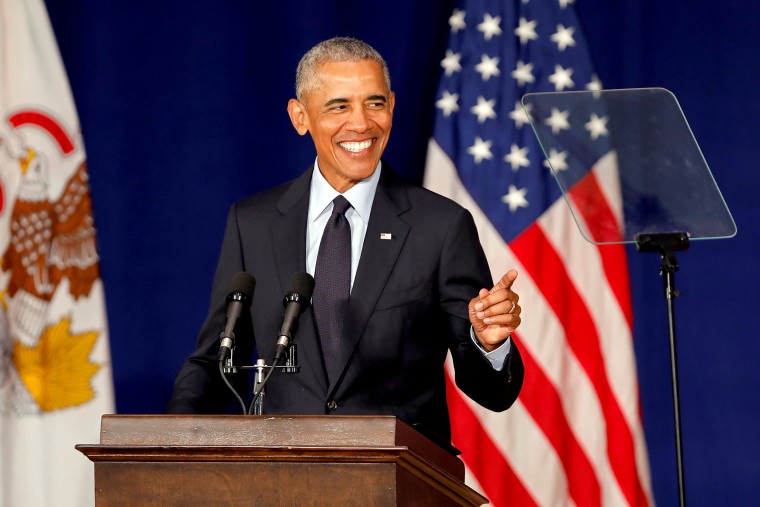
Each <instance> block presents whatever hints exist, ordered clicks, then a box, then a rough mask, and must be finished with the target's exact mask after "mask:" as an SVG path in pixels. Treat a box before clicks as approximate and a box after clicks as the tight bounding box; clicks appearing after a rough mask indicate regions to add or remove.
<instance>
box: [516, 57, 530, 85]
mask: <svg viewBox="0 0 760 507" xmlns="http://www.w3.org/2000/svg"><path fill="white" fill-rule="evenodd" d="M512 77H513V78H515V79H516V80H517V84H518V85H519V86H525V84H526V83H532V82H533V81H535V80H536V78H535V77H533V64H532V63H523V61H522V60H517V68H515V70H513V71H512Z"/></svg>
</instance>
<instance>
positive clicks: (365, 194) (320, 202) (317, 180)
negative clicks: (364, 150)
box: [309, 160, 382, 223]
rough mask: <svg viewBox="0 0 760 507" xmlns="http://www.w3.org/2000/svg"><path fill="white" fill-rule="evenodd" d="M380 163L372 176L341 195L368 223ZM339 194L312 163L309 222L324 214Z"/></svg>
mask: <svg viewBox="0 0 760 507" xmlns="http://www.w3.org/2000/svg"><path fill="white" fill-rule="evenodd" d="M381 169H382V161H380V162H378V163H377V167H376V168H375V172H373V173H372V176H370V177H369V178H365V179H363V180H361V181H360V182H359V183H357V184H356V185H354V186H353V187H351V188H349V189H348V190H346V191H345V192H344V193H343V197H345V198H346V199H347V200H348V202H350V203H351V207H352V208H353V209H354V211H356V213H357V214H358V215H359V216H360V217H361V219H362V220H364V222H365V223H367V222H369V214H370V211H371V210H372V202H373V201H374V200H375V191H376V190H377V184H378V182H379V181H380V170H381ZM338 195H340V192H338V191H337V190H335V189H334V188H333V187H332V186H331V185H330V184H329V183H328V182H327V180H326V179H325V178H324V176H322V173H321V172H319V162H318V160H315V161H314V171H313V173H312V176H311V194H310V198H309V222H312V221H314V220H316V219H317V217H319V216H320V215H321V214H322V213H324V212H325V211H326V210H327V208H328V206H330V204H331V203H332V201H333V199H335V198H336V197H337V196H338Z"/></svg>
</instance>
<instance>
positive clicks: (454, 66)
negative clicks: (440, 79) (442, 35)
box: [441, 49, 462, 76]
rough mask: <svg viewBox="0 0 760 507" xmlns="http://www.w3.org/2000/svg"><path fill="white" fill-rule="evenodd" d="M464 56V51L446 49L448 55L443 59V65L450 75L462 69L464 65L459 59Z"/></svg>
mask: <svg viewBox="0 0 760 507" xmlns="http://www.w3.org/2000/svg"><path fill="white" fill-rule="evenodd" d="M461 58H462V53H455V52H453V51H452V50H450V49H447V50H446V56H445V57H444V59H443V60H441V67H443V68H444V69H445V70H446V75H447V76H450V75H452V74H453V73H454V72H459V71H460V70H462V65H461V64H460V63H459V60H460V59H461Z"/></svg>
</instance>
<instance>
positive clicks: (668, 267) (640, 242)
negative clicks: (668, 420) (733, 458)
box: [636, 232, 689, 506]
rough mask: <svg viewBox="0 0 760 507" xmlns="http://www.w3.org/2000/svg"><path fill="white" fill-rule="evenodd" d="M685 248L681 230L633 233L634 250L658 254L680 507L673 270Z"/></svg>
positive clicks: (681, 481)
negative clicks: (668, 352)
mask: <svg viewBox="0 0 760 507" xmlns="http://www.w3.org/2000/svg"><path fill="white" fill-rule="evenodd" d="M687 248H689V236H688V235H687V234H686V233H685V232H673V233H667V232H666V233H654V234H645V233H640V234H637V235H636V249H637V250H638V251H639V252H655V253H658V254H660V261H661V264H660V276H662V280H663V284H664V289H665V292H664V296H665V302H666V304H667V311H668V336H669V338H670V375H671V381H672V384H673V420H674V423H675V430H676V466H677V469H678V497H679V498H680V504H681V506H684V505H685V504H686V485H685V482H684V471H683V443H682V440H681V401H680V396H679V391H678V361H677V351H676V319H675V298H676V297H678V291H677V290H676V287H675V272H676V271H678V262H677V261H676V255H675V252H676V251H683V250H686V249H687Z"/></svg>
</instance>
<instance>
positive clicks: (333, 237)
mask: <svg viewBox="0 0 760 507" xmlns="http://www.w3.org/2000/svg"><path fill="white" fill-rule="evenodd" d="M350 207H351V203H349V202H348V201H347V200H346V198H345V197H343V196H342V195H339V196H338V197H336V198H335V199H333V210H332V215H330V218H329V219H328V220H327V224H326V225H325V230H324V232H323V233H322V241H321V242H320V243H319V252H318V253H317V266H316V268H315V270H314V283H315V285H314V297H313V299H312V301H313V306H314V316H315V318H316V321H317V331H318V332H319V339H320V342H321V344H322V356H323V358H324V360H325V367H326V368H327V376H328V378H329V379H330V381H334V380H336V377H337V375H339V374H340V371H337V369H338V367H339V361H338V360H339V355H340V342H341V339H342V335H343V321H344V320H345V318H346V313H347V312H348V298H349V296H350V294H351V227H350V226H349V224H348V219H346V210H348V208H350Z"/></svg>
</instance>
